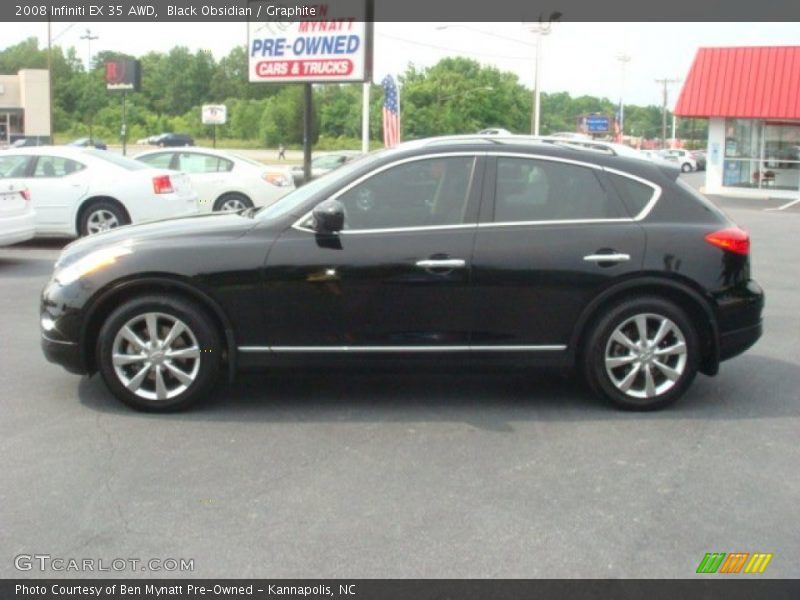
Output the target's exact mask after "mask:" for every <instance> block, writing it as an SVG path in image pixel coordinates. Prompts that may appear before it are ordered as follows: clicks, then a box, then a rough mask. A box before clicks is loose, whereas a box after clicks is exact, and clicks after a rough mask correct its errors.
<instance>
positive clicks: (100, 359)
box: [97, 295, 222, 412]
mask: <svg viewBox="0 0 800 600" xmlns="http://www.w3.org/2000/svg"><path fill="white" fill-rule="evenodd" d="M155 313H157V314H158V315H160V316H158V317H157V320H156V321H155V329H156V331H158V332H159V333H158V334H157V337H158V338H159V339H160V340H161V341H165V340H167V339H169V331H170V329H171V328H172V325H174V323H175V321H174V320H178V321H179V322H180V323H181V324H182V325H184V326H185V327H186V329H187V330H188V333H187V332H182V333H180V334H179V335H177V336H176V339H175V340H174V341H173V342H172V344H171V345H170V346H169V347H168V349H169V350H170V351H171V352H172V353H175V352H178V353H179V352H182V351H183V352H184V353H188V354H192V355H196V358H195V357H194V356H192V357H191V358H189V357H187V358H174V359H171V360H170V359H169V355H170V352H161V353H160V356H159V355H158V350H156V349H150V350H147V349H142V348H138V347H137V346H136V345H134V344H132V343H129V342H128V341H127V340H126V339H120V340H119V345H118V342H117V336H118V334H119V335H120V336H121V335H122V334H121V333H120V332H121V331H122V329H123V328H124V327H125V326H126V325H128V326H129V327H130V328H131V329H132V330H133V331H134V333H137V332H139V333H138V334H137V335H138V337H139V340H140V341H143V342H146V343H147V342H149V338H148V336H147V332H148V329H147V327H148V326H149V324H147V322H146V317H145V316H144V315H147V314H155ZM142 319H144V321H145V322H144V323H142V324H143V325H144V328H140V327H139V323H140V322H141V320H142ZM171 319H172V321H171ZM146 338H147V339H146ZM195 343H196V344H197V346H196V348H197V352H195V351H194V350H193V348H195V345H194V344H195ZM115 352H117V353H118V354H119V353H121V354H129V353H136V354H148V353H149V358H148V361H149V364H150V367H147V364H146V363H144V362H141V361H137V362H135V363H133V364H130V365H123V366H120V369H121V370H122V371H123V376H126V377H128V382H129V384H131V387H133V386H134V385H136V383H135V380H136V375H137V374H138V373H139V372H140V371H141V370H144V369H145V368H148V369H149V370H148V371H147V373H146V375H145V376H144V378H142V379H140V380H139V384H138V387H136V388H134V391H132V390H131V389H129V388H128V387H127V386H126V385H125V383H124V382H123V380H122V379H121V378H120V375H119V374H118V372H117V370H116V367H115V365H114V362H113V358H112V356H113V354H114V353H115ZM195 360H196V361H197V363H196V365H197V366H196V367H195ZM221 362H222V344H221V342H220V335H219V333H218V331H217V329H216V327H215V326H214V323H213V322H212V321H211V318H210V316H209V315H208V313H207V312H206V311H205V310H203V309H202V308H201V307H199V306H198V305H196V304H195V303H194V302H191V301H189V300H185V299H183V298H179V297H176V296H170V295H148V296H143V297H141V298H137V299H135V300H131V301H129V302H126V303H125V304H123V305H122V306H120V307H119V308H117V309H116V310H115V311H114V312H113V313H111V315H110V316H109V317H108V318H107V319H106V320H105V322H104V323H103V326H102V327H101V329H100V333H99V335H98V338H97V363H98V366H99V368H100V373H101V374H102V376H103V380H104V381H105V383H106V385H107V386H108V388H109V389H110V390H111V392H112V393H113V394H114V396H116V397H117V398H118V399H119V400H121V401H122V402H124V403H125V404H127V405H128V406H131V407H133V408H135V409H137V410H142V411H150V412H170V411H177V410H183V409H185V408H187V407H189V406H190V405H191V404H193V403H194V402H196V401H197V400H198V399H200V398H202V397H203V396H204V395H206V394H207V393H208V392H209V391H210V390H211V389H212V388H213V386H214V383H215V382H216V380H217V376H218V375H219V370H220V364H221ZM166 363H170V366H167V364H166ZM175 368H179V369H180V371H181V372H182V373H183V379H184V380H185V379H191V378H192V377H193V379H192V380H191V382H190V383H187V382H186V381H182V380H179V378H177V377H175V375H174V373H175ZM156 370H158V371H159V374H158V375H159V376H160V377H161V382H162V383H163V388H162V390H164V391H165V392H167V393H165V394H164V396H165V398H164V399H159V398H158V397H157V396H158V391H159V390H158V388H157V385H156V383H157V382H156V379H157V374H156ZM168 394H174V395H169V396H168V397H167V395H168ZM144 395H151V396H154V397H150V398H146V397H144Z"/></svg>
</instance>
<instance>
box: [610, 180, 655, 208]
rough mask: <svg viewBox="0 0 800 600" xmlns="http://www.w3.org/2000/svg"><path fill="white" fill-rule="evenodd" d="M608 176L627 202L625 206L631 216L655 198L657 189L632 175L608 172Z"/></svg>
mask: <svg viewBox="0 0 800 600" xmlns="http://www.w3.org/2000/svg"><path fill="white" fill-rule="evenodd" d="M608 178H609V179H610V180H611V183H612V184H613V185H614V187H615V188H616V190H617V192H618V193H619V195H620V197H621V198H622V201H623V202H624V203H625V208H626V209H627V210H628V213H629V214H630V216H631V217H635V216H636V215H638V214H639V213H640V212H642V211H643V210H644V207H645V206H647V203H648V202H650V200H652V199H653V194H655V193H656V191H655V189H653V188H652V187H650V186H649V185H645V184H644V183H642V182H640V181H636V180H635V179H631V178H630V177H623V176H622V175H615V174H614V173H608Z"/></svg>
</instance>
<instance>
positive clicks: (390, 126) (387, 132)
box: [381, 75, 400, 148]
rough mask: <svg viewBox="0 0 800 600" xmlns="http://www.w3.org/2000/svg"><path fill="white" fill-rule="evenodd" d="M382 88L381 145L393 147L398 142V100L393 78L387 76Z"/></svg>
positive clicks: (382, 82)
mask: <svg viewBox="0 0 800 600" xmlns="http://www.w3.org/2000/svg"><path fill="white" fill-rule="evenodd" d="M381 85H382V86H383V145H384V146H386V147H387V148H388V147H391V146H395V145H397V144H398V142H400V98H399V96H398V91H397V85H396V84H395V82H394V77H392V76H391V75H387V76H386V77H384V78H383V81H381Z"/></svg>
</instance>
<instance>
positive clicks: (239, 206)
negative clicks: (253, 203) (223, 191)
mask: <svg viewBox="0 0 800 600" xmlns="http://www.w3.org/2000/svg"><path fill="white" fill-rule="evenodd" d="M245 208H247V205H246V204H245V203H244V202H242V201H241V200H239V198H228V199H227V200H225V202H223V203H222V206H220V207H219V209H220V210H221V211H226V212H235V211H238V210H244V209H245Z"/></svg>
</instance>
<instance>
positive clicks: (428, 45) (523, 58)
mask: <svg viewBox="0 0 800 600" xmlns="http://www.w3.org/2000/svg"><path fill="white" fill-rule="evenodd" d="M377 35H378V37H385V38H389V39H391V40H395V41H398V42H404V43H406V44H412V45H414V46H424V47H426V48H435V49H437V50H446V51H447V52H458V53H459V54H464V53H465V51H464V50H460V49H458V48H448V47H447V46H438V45H436V44H428V43H426V42H417V41H415V40H409V39H406V38H401V37H397V36H395V35H389V34H388V33H378V34H377ZM469 53H470V54H474V55H476V56H486V57H489V58H507V59H510V60H525V61H530V60H531V57H530V56H508V55H504V54H490V53H488V52H475V51H473V50H470V51H469Z"/></svg>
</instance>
